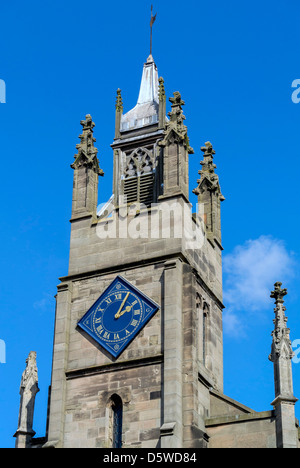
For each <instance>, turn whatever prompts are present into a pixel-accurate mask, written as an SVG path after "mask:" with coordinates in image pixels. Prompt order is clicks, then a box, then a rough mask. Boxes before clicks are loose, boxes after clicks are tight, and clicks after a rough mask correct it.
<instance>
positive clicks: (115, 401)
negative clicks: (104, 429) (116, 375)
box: [110, 394, 123, 448]
mask: <svg viewBox="0 0 300 468" xmlns="http://www.w3.org/2000/svg"><path fill="white" fill-rule="evenodd" d="M122 422H123V404H122V400H121V398H120V397H119V395H116V394H114V395H112V397H111V399H110V433H111V438H110V439H111V446H112V448H121V447H122Z"/></svg>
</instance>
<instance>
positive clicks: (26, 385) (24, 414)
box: [15, 351, 39, 448]
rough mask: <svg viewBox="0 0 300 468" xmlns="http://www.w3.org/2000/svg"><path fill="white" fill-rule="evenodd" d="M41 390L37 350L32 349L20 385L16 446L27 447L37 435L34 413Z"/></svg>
mask: <svg viewBox="0 0 300 468" xmlns="http://www.w3.org/2000/svg"><path fill="white" fill-rule="evenodd" d="M38 392H39V387H38V373H37V365H36V352H35V351H31V352H30V353H29V355H28V358H27V359H26V368H25V370H24V372H23V374H22V379H21V385H20V395H21V398H20V410H19V422H18V429H17V432H16V434H15V437H16V439H17V440H16V448H27V447H29V446H30V441H31V439H32V437H33V436H34V435H35V432H34V430H33V429H32V426H33V413H34V404H35V397H36V394H37V393H38Z"/></svg>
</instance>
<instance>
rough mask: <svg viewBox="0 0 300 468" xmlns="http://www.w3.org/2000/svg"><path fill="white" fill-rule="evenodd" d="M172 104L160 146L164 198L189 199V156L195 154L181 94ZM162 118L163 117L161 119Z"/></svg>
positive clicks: (161, 83)
mask: <svg viewBox="0 0 300 468" xmlns="http://www.w3.org/2000/svg"><path fill="white" fill-rule="evenodd" d="M163 96H164V88H163V82H162V81H161V82H160V99H163ZM169 101H170V102H171V108H172V110H171V112H169V113H168V116H169V120H167V119H165V120H166V121H165V122H164V125H163V128H164V131H163V139H162V140H161V141H159V142H158V145H159V146H160V147H161V148H163V155H164V156H163V157H164V164H163V171H164V176H163V195H161V196H160V198H163V197H167V198H169V197H175V196H178V195H183V196H184V197H185V199H186V200H188V199H189V188H188V187H189V177H188V155H189V154H192V153H194V150H193V148H191V146H190V143H189V138H188V135H187V127H186V126H185V125H184V123H183V122H184V120H185V116H184V115H183V111H182V106H183V105H184V101H183V100H182V99H181V94H180V93H179V92H178V91H176V92H175V93H173V97H171V98H169ZM161 118H162V117H161Z"/></svg>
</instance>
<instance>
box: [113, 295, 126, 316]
mask: <svg viewBox="0 0 300 468" xmlns="http://www.w3.org/2000/svg"><path fill="white" fill-rule="evenodd" d="M128 296H129V292H128V293H127V294H126V296H125V298H124V300H123V301H122V304H121V306H120V308H119V310H118V312H117V313H116V315H115V319H118V318H119V317H120V312H121V310H122V309H123V306H124V304H125V302H126V301H127V299H128Z"/></svg>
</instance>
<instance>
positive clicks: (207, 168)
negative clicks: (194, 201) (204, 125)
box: [193, 141, 225, 201]
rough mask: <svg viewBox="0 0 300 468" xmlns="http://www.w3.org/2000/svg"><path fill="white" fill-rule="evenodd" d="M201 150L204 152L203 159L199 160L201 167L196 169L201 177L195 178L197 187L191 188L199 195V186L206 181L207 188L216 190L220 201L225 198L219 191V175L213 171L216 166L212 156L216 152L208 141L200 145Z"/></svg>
mask: <svg viewBox="0 0 300 468" xmlns="http://www.w3.org/2000/svg"><path fill="white" fill-rule="evenodd" d="M201 151H203V153H204V154H203V156H204V160H203V161H201V162H200V164H201V166H202V169H201V170H200V171H198V174H199V175H200V176H201V178H200V179H199V180H197V183H198V187H196V188H195V189H194V190H193V193H195V194H196V195H199V194H200V193H201V186H202V185H204V182H207V184H206V186H207V189H208V190H210V191H213V192H215V191H217V192H218V197H219V199H220V201H223V200H225V197H224V196H223V195H222V193H221V188H220V184H219V177H218V176H217V174H216V173H215V169H216V168H217V166H216V165H215V164H214V162H213V158H214V155H215V154H216V152H215V150H214V149H213V146H212V144H211V143H210V141H207V142H206V143H205V146H202V147H201Z"/></svg>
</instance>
